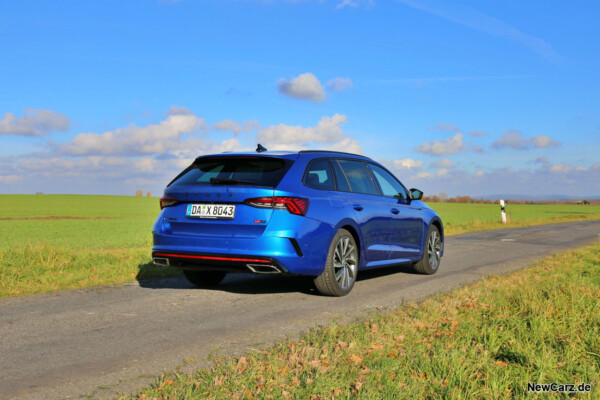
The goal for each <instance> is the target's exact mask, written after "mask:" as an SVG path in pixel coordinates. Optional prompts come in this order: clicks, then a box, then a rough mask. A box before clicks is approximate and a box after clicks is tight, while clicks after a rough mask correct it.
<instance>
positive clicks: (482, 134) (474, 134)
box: [469, 131, 490, 137]
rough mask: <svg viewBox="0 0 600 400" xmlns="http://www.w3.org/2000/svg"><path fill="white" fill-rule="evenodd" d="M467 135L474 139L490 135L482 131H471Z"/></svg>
mask: <svg viewBox="0 0 600 400" xmlns="http://www.w3.org/2000/svg"><path fill="white" fill-rule="evenodd" d="M469 135H471V136H475V137H480V136H489V135H490V134H489V133H487V132H484V131H471V132H469Z"/></svg>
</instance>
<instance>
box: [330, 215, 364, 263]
mask: <svg viewBox="0 0 600 400" xmlns="http://www.w3.org/2000/svg"><path fill="white" fill-rule="evenodd" d="M340 229H345V230H347V231H348V232H350V234H351V235H352V237H353V238H354V241H355V242H356V245H357V247H358V259H359V260H360V263H359V268H360V266H361V265H362V264H363V259H362V255H363V253H364V252H363V248H362V246H363V241H362V235H361V233H360V229H359V228H358V226H357V225H356V223H355V222H354V221H352V220H351V219H345V220H342V221H340V222H339V223H338V224H337V225H336V229H335V232H333V235H334V236H335V234H336V233H337V231H339V230H340ZM332 239H333V237H332Z"/></svg>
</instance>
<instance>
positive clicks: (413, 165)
mask: <svg viewBox="0 0 600 400" xmlns="http://www.w3.org/2000/svg"><path fill="white" fill-rule="evenodd" d="M391 164H392V166H393V168H394V169H396V170H401V169H419V168H421V167H422V166H423V161H419V160H413V159H412V158H402V159H400V160H393V161H392V162H391Z"/></svg>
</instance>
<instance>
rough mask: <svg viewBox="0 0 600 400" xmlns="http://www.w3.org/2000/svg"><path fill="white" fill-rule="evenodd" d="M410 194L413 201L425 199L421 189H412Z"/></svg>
mask: <svg viewBox="0 0 600 400" xmlns="http://www.w3.org/2000/svg"><path fill="white" fill-rule="evenodd" d="M409 192H410V198H411V199H412V200H421V199H422V198H423V192H421V191H420V190H419V189H415V188H412V189H410V190H409Z"/></svg>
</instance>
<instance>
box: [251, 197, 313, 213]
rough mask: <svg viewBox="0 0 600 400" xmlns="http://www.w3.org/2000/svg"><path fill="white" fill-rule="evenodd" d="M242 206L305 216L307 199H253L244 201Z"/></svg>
mask: <svg viewBox="0 0 600 400" xmlns="http://www.w3.org/2000/svg"><path fill="white" fill-rule="evenodd" d="M244 204H248V205H249V206H252V207H258V208H273V209H276V210H288V211H289V212H290V214H295V215H302V216H304V215H306V212H307V211H308V199H305V198H303V197H285V196H274V197H254V198H252V199H246V200H244Z"/></svg>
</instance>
